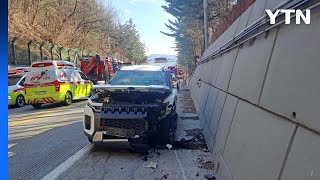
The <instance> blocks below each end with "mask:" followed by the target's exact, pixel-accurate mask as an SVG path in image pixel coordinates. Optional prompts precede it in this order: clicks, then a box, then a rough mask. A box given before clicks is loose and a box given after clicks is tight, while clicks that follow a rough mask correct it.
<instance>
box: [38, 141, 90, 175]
mask: <svg viewBox="0 0 320 180" xmlns="http://www.w3.org/2000/svg"><path fill="white" fill-rule="evenodd" d="M93 147H94V145H93V144H88V145H86V146H85V147H84V148H82V149H80V150H79V151H78V152H76V153H75V154H74V155H72V156H71V157H70V158H69V159H67V160H66V161H65V162H63V163H62V164H60V165H59V166H58V167H56V168H55V169H54V170H53V171H51V172H50V173H49V174H47V175H46V176H45V177H43V178H42V179H41V180H52V179H57V178H58V177H59V176H60V175H61V174H62V173H64V172H65V171H67V170H68V169H69V168H70V167H71V166H72V165H73V164H74V163H75V162H77V161H78V160H79V159H81V158H82V157H84V156H86V155H87V154H88V153H90V150H91V149H92V148H93Z"/></svg>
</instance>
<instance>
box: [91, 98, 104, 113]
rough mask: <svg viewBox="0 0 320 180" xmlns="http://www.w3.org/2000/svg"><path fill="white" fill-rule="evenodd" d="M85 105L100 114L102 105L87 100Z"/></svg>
mask: <svg viewBox="0 0 320 180" xmlns="http://www.w3.org/2000/svg"><path fill="white" fill-rule="evenodd" d="M87 105H88V106H89V107H90V108H91V109H92V110H93V111H95V112H101V108H102V103H93V102H92V101H91V100H90V99H89V100H88V103H87Z"/></svg>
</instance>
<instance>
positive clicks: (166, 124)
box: [159, 112, 177, 145]
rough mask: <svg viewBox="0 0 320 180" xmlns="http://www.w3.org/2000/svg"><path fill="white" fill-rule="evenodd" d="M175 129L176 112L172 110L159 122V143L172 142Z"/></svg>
mask: <svg viewBox="0 0 320 180" xmlns="http://www.w3.org/2000/svg"><path fill="white" fill-rule="evenodd" d="M176 129H177V113H176V112H172V115H170V116H169V117H167V118H165V119H163V120H162V121H161V123H160V129H159V143H160V145H167V144H172V143H173V141H174V138H175V132H176Z"/></svg>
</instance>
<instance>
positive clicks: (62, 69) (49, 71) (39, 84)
mask: <svg viewBox="0 0 320 180" xmlns="http://www.w3.org/2000/svg"><path fill="white" fill-rule="evenodd" d="M24 86H25V97H26V103H27V104H31V105H32V106H33V107H34V108H40V107H41V106H42V104H46V103H55V102H61V103H62V104H64V105H70V104H72V101H73V100H76V99H86V98H88V97H89V96H90V91H91V87H92V86H93V83H92V82H91V81H90V80H89V78H88V77H87V76H86V75H85V74H83V72H81V70H80V69H79V68H78V67H76V65H75V64H73V63H70V62H68V61H52V60H45V61H38V62H34V63H32V65H31V68H30V72H28V73H27V76H26V80H25V84H24Z"/></svg>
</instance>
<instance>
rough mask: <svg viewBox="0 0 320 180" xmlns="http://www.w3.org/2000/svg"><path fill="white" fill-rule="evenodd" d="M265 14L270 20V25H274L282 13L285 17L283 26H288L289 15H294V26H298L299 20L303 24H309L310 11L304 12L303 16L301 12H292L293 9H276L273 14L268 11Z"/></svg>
mask: <svg viewBox="0 0 320 180" xmlns="http://www.w3.org/2000/svg"><path fill="white" fill-rule="evenodd" d="M266 12H267V14H268V16H269V18H270V24H275V23H276V17H277V15H278V14H279V13H280V12H282V13H284V15H285V17H284V19H285V24H290V19H291V14H294V13H295V14H296V24H300V22H301V19H302V20H303V21H304V23H305V24H310V9H307V10H306V14H303V12H302V10H299V9H297V10H294V9H277V10H276V11H275V12H274V13H273V12H272V11H271V10H270V9H266Z"/></svg>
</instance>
